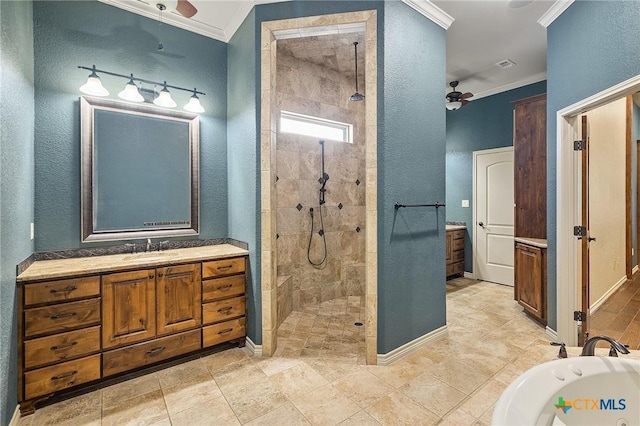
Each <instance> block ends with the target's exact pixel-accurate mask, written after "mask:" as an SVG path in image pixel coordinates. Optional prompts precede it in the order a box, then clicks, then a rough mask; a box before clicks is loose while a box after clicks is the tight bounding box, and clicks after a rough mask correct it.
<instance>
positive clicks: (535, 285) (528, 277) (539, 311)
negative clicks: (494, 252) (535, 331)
mask: <svg viewBox="0 0 640 426" xmlns="http://www.w3.org/2000/svg"><path fill="white" fill-rule="evenodd" d="M515 247H516V248H515V277H514V278H515V279H514V294H515V299H516V301H517V302H518V304H519V305H520V306H522V307H523V309H524V311H525V312H526V313H527V314H529V315H530V316H532V317H533V318H535V319H536V320H538V321H539V322H540V323H542V324H544V325H546V324H547V249H546V247H543V246H541V245H540V246H538V247H536V246H534V245H530V244H525V243H524V242H516V244H515Z"/></svg>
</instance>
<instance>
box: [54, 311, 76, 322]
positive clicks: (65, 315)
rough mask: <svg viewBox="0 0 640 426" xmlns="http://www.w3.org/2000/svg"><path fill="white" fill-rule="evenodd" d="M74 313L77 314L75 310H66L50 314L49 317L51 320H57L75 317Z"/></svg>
mask: <svg viewBox="0 0 640 426" xmlns="http://www.w3.org/2000/svg"><path fill="white" fill-rule="evenodd" d="M76 315H78V313H77V312H67V313H66V314H60V315H52V316H50V317H49V318H51V319H52V320H59V319H65V318H71V317H75V316H76Z"/></svg>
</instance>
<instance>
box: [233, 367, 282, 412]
mask: <svg viewBox="0 0 640 426" xmlns="http://www.w3.org/2000/svg"><path fill="white" fill-rule="evenodd" d="M261 373H262V371H261ZM262 374H263V378H262V379H260V380H252V381H251V382H244V381H242V380H241V379H237V381H236V383H234V386H233V387H231V386H230V387H229V389H228V390H227V389H225V388H221V389H222V391H223V393H224V396H225V398H226V399H227V402H229V405H230V406H231V408H232V409H233V411H234V412H235V413H236V414H237V416H238V420H240V423H243V424H244V423H248V422H249V421H251V420H253V419H255V418H258V417H260V416H262V415H264V414H266V413H268V412H270V411H272V410H274V409H276V408H278V407H279V406H281V405H283V404H285V403H286V402H287V398H286V397H285V396H284V395H283V394H282V393H281V392H280V391H279V390H278V388H277V387H276V385H275V384H274V383H273V382H271V381H270V380H269V379H268V378H267V377H266V376H264V373H262Z"/></svg>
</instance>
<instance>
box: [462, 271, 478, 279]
mask: <svg viewBox="0 0 640 426" xmlns="http://www.w3.org/2000/svg"><path fill="white" fill-rule="evenodd" d="M464 277H465V278H470V279H472V280H475V279H476V276H475V274H474V273H473V272H467V271H464Z"/></svg>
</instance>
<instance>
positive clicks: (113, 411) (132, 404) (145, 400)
mask: <svg viewBox="0 0 640 426" xmlns="http://www.w3.org/2000/svg"><path fill="white" fill-rule="evenodd" d="M168 417H169V413H168V412H167V408H166V406H165V403H164V398H163V397H162V392H161V391H160V390H156V391H153V392H149V393H146V394H144V395H141V396H137V397H135V398H131V399H128V400H127V401H125V402H123V403H122V404H120V405H117V406H115V407H112V408H109V409H106V410H103V411H102V425H103V426H111V425H113V426H120V425H125V424H126V425H151V424H154V423H157V422H159V421H162V420H164V419H166V418H168Z"/></svg>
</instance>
